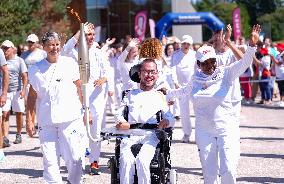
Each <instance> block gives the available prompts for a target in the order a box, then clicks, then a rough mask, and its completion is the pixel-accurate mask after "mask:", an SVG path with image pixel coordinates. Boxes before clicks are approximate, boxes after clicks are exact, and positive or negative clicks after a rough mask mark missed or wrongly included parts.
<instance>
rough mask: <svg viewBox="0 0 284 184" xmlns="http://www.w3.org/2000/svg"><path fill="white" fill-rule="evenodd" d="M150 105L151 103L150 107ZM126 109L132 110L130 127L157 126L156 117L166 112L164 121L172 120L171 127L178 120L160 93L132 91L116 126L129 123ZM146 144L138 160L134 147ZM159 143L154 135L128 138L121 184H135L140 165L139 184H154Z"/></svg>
mask: <svg viewBox="0 0 284 184" xmlns="http://www.w3.org/2000/svg"><path fill="white" fill-rule="evenodd" d="M149 102H150V103H149ZM125 106H128V108H129V114H128V122H129V123H130V124H136V123H149V124H156V123H157V119H156V113H157V112H158V111H159V110H162V117H163V119H168V120H169V122H170V125H169V126H170V127H173V126H174V118H173V115H172V113H171V112H170V110H169V107H168V105H167V102H166V99H165V97H164V95H163V94H161V93H160V92H157V91H154V90H152V91H142V90H141V89H134V90H131V91H129V93H127V95H126V96H125V98H124V99H123V101H122V106H121V107H120V108H119V109H118V110H117V114H116V116H115V119H116V122H125V121H126V120H125V119H124V117H123V109H124V107H125ZM137 143H142V144H143V146H142V147H141V150H140V152H139V153H138V155H137V157H136V158H135V157H134V156H133V154H132V152H131V149H130V147H131V146H132V145H133V144H137ZM158 143H159V140H158V138H157V137H156V134H155V133H154V132H151V133H148V134H146V135H145V136H131V137H130V138H124V139H123V140H122V142H121V147H120V166H119V171H120V183H121V184H132V183H133V180H134V179H133V176H134V174H135V167H134V164H136V169H137V175H138V183H139V184H150V183H151V177H150V163H151V160H152V158H153V156H154V154H155V150H156V146H157V144H158Z"/></svg>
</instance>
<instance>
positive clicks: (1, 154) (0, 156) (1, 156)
mask: <svg viewBox="0 0 284 184" xmlns="http://www.w3.org/2000/svg"><path fill="white" fill-rule="evenodd" d="M5 158H6V157H5V155H4V152H3V151H1V152H0V163H3V162H5Z"/></svg>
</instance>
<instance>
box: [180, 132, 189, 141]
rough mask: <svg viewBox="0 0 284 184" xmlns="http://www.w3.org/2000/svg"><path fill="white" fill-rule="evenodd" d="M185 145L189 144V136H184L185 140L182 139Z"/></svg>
mask: <svg viewBox="0 0 284 184" xmlns="http://www.w3.org/2000/svg"><path fill="white" fill-rule="evenodd" d="M181 141H182V142H183V143H189V135H186V134H184V136H183V138H182V139H181Z"/></svg>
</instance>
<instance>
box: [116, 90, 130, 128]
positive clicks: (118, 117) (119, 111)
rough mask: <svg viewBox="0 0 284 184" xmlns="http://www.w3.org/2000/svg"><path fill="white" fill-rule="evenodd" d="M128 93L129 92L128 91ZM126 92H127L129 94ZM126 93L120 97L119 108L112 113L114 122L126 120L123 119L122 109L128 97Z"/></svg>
mask: <svg viewBox="0 0 284 184" xmlns="http://www.w3.org/2000/svg"><path fill="white" fill-rule="evenodd" d="M129 93H130V92H129ZM129 93H128V94H129ZM128 94H127V95H126V96H125V97H124V98H123V99H122V101H121V104H120V106H119V108H118V109H117V110H116V112H115V115H114V120H115V122H116V123H119V122H126V120H125V119H124V109H125V107H126V106H127V98H128Z"/></svg>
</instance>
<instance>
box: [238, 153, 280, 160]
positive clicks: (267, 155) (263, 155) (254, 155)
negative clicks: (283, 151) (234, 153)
mask: <svg viewBox="0 0 284 184" xmlns="http://www.w3.org/2000/svg"><path fill="white" fill-rule="evenodd" d="M241 157H261V158H277V159H278V158H280V159H284V155H277V154H253V153H241Z"/></svg>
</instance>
